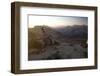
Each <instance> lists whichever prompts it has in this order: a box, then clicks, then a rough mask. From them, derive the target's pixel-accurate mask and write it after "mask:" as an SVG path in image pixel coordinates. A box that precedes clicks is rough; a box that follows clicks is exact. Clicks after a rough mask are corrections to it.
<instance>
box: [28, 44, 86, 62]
mask: <svg viewBox="0 0 100 76" xmlns="http://www.w3.org/2000/svg"><path fill="white" fill-rule="evenodd" d="M33 50H34V49H33ZM42 51H43V52H41V53H38V54H32V53H31V54H30V56H29V60H49V59H76V58H87V48H83V47H82V46H80V45H79V44H76V45H70V44H67V43H62V44H60V45H54V46H48V47H46V48H44V49H42Z"/></svg>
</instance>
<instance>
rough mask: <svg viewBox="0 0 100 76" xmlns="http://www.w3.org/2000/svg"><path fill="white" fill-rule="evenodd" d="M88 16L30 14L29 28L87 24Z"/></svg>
mask: <svg viewBox="0 0 100 76" xmlns="http://www.w3.org/2000/svg"><path fill="white" fill-rule="evenodd" d="M87 24H88V18H87V17H70V16H63V17H62V16H44V15H29V24H28V27H29V28H33V27H34V26H37V25H39V26H40V25H47V26H49V27H53V28H55V27H62V26H69V25H87Z"/></svg>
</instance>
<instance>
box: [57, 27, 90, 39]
mask: <svg viewBox="0 0 100 76" xmlns="http://www.w3.org/2000/svg"><path fill="white" fill-rule="evenodd" d="M56 30H57V31H59V32H61V33H62V34H63V35H64V36H65V37H66V38H74V39H77V38H79V39H80V38H81V39H87V36H88V26H87V25H73V26H66V27H62V28H56Z"/></svg>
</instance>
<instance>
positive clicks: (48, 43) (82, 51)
mask: <svg viewBox="0 0 100 76" xmlns="http://www.w3.org/2000/svg"><path fill="white" fill-rule="evenodd" d="M67 31H68V30H67ZM70 34H71V33H70ZM66 36H67V35H66ZM66 36H65V34H63V32H62V30H61V29H60V30H58V29H53V28H50V27H48V26H36V27H34V28H29V29H28V59H29V60H51V59H76V58H87V57H88V56H87V47H83V46H81V44H82V43H83V42H84V43H86V42H85V41H83V39H81V38H80V41H79V40H77V39H79V38H77V39H76V38H75V39H74V41H76V42H78V43H76V42H74V41H71V40H73V38H72V39H71V38H69V37H66ZM85 39H86V40H87V38H85ZM67 41H69V42H67ZM73 42H74V43H73Z"/></svg>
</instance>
